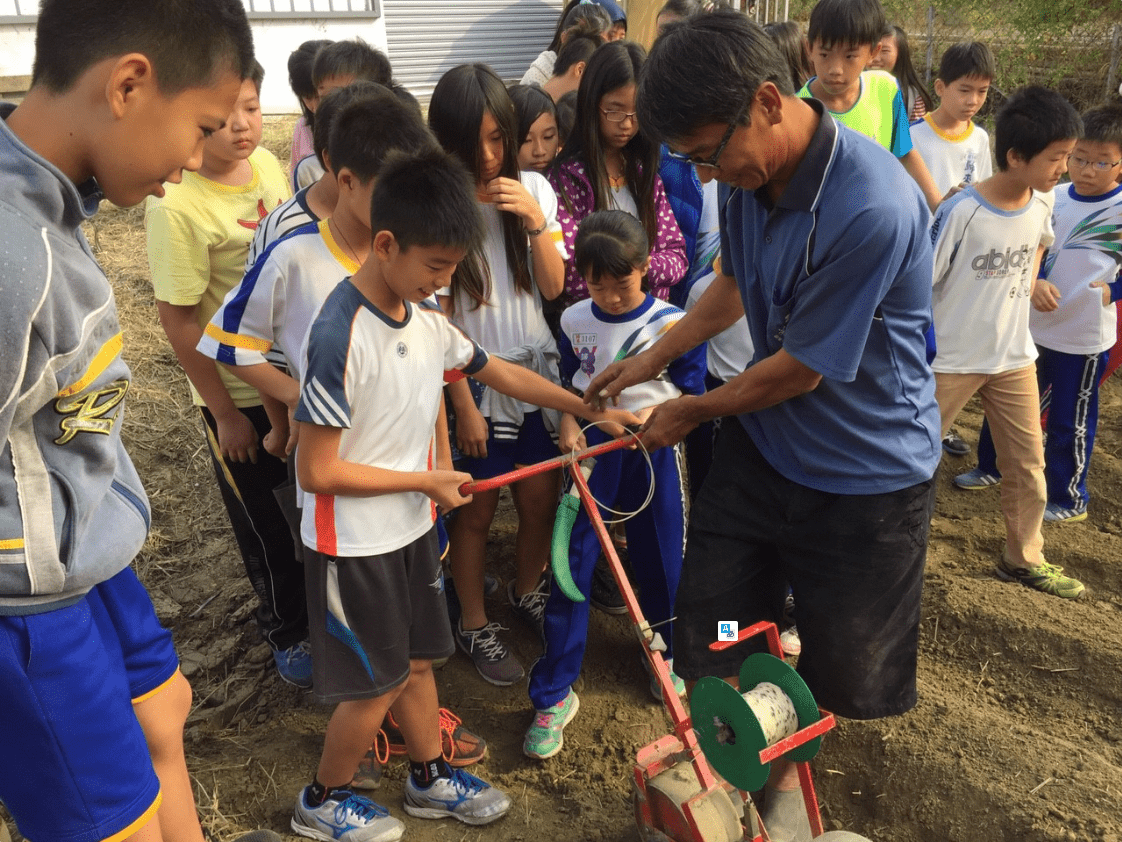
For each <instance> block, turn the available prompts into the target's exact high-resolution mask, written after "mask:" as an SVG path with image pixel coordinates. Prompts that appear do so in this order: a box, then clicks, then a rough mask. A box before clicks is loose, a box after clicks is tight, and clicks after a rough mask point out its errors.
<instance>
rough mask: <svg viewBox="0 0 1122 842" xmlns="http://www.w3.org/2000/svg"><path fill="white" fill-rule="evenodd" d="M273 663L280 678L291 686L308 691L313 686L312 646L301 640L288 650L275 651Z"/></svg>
mask: <svg viewBox="0 0 1122 842" xmlns="http://www.w3.org/2000/svg"><path fill="white" fill-rule="evenodd" d="M273 661H274V663H276V665H277V672H278V673H280V677H281V678H283V679H284V680H285V681H287V682H288V683H289V684H295V685H296V686H297V687H301V688H303V689H305V690H307V689H308V688H309V687H311V686H312V646H311V644H310V643H308V641H306V640H301V641H300V642H299V643H297V644H296V645H295V646H290V647H289V648H288V649H274V650H273Z"/></svg>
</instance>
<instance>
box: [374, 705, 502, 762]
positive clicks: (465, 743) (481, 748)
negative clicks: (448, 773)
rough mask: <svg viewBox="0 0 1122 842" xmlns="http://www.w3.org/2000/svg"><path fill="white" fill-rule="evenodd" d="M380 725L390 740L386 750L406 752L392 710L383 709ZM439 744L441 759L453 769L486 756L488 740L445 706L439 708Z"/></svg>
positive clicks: (395, 752) (396, 753) (393, 753)
mask: <svg viewBox="0 0 1122 842" xmlns="http://www.w3.org/2000/svg"><path fill="white" fill-rule="evenodd" d="M382 728H383V729H384V732H385V735H386V738H387V741H388V744H389V749H388V751H389V753H390V754H392V755H401V754H405V753H406V751H405V736H404V735H403V734H402V733H401V729H400V728H398V726H397V722H396V721H395V720H394V718H393V712H392V711H390V712H388V713H386V721H385V722H384V723H383V724H382ZM440 748H441V751H442V753H443V754H444V761H445V762H446V763H447V764H448V765H449V766H451V767H453V768H454V769H462V768H463V767H464V766H471V765H472V764H473V763H478V762H479V761H480V760H482V759H483V758H484V757H486V756H487V741H486V740H484V739H483V738H482V737H480V736H478V735H477V734H473V733H472V732H471V731H469V730H468V729H467V728H465V727H464V726H463V720H461V719H460V717H458V716H456V714H454V713H452V711H450V710H448V708H441V709H440Z"/></svg>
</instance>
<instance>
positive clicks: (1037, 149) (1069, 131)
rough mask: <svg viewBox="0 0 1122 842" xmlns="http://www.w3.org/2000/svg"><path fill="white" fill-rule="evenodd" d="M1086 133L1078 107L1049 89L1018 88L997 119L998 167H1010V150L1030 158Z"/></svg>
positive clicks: (995, 128) (995, 138)
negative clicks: (1063, 141)
mask: <svg viewBox="0 0 1122 842" xmlns="http://www.w3.org/2000/svg"><path fill="white" fill-rule="evenodd" d="M1082 134H1083V121H1082V120H1081V119H1080V118H1079V112H1078V111H1076V110H1075V107H1074V106H1073V105H1072V104H1071V103H1070V102H1068V101H1067V100H1066V99H1064V98H1063V97H1062V96H1060V95H1059V94H1058V93H1056V92H1055V91H1053V90H1050V89H1049V88H1042V87H1040V86H1038V85H1032V86H1029V87H1027V88H1018V89H1017V90H1015V91H1013V93H1011V94H1010V95H1009V97H1008V98H1007V99H1006V100H1005V102H1004V103H1002V106H1001V108H1000V109H999V110H998V112H997V116H996V117H995V118H994V154H995V157H996V158H997V167H998V169H1000V170H1005V169H1007V168H1008V167H1009V152H1010V151H1012V150H1016V152H1017V153H1018V154H1019V155H1020V156H1021V157H1022V158H1023V159H1024V160H1025V161H1030V160H1032V159H1033V158H1034V157H1036V156H1037V155H1039V154H1040V153H1041V152H1043V151H1044V150H1045V149H1047V148H1048V147H1049V146H1050V145H1051V144H1053V143H1055V142H1056V141H1057V140H1071V139H1072V138H1077V137H1080V136H1081V135H1082Z"/></svg>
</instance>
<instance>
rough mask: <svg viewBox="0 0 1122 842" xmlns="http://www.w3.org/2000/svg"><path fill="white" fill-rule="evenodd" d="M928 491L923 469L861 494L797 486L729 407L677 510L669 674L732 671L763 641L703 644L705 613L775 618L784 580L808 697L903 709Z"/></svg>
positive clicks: (851, 711) (712, 627) (915, 629)
mask: <svg viewBox="0 0 1122 842" xmlns="http://www.w3.org/2000/svg"><path fill="white" fill-rule="evenodd" d="M934 491H935V488H934V483H933V482H932V481H931V480H927V481H926V482H921V483H919V484H917V485H913V486H910V487H908V488H904V489H901V490H899V491H893V492H890V493H886V494H873V495H842V494H829V493H826V492H822V491H816V490H814V489H811V488H807V487H806V486H803V485H800V484H798V483H795V482H792V481H791V480H789V479H787V478H785V477H784V476H782V475H781V474H780V473H779V472H778V471H776V470H775V469H774V468H772V467H771V465H770V464H768V462H767V461H766V460H765V459H764V458H763V456H762V455H761V454H760V452H759V450H758V449H757V448H756V445H755V444H754V443H753V442H752V439H751V438H750V437H749V436H748V433H747V432H746V431H745V430H744V427H743V425H742V424H740V423H739V422H738V421H737V420H736V419H735V418H730V419H729V420H728V422H727V423H725V424H722V425H721V430H720V433H719V434H718V436H717V443H716V447H715V448H714V453H713V466H712V468H711V469H710V471H709V475H708V477H706V480H705V484H704V485H703V486H702V488H701V491H700V492H699V494H698V497H697V500H696V502H695V503H694V507H693V509H692V512H691V515H690V527H689V533H688V537H687V540H686V557H685V563H684V565H683V569H682V580H681V583H680V584H679V586H678V597H677V601H676V602H675V613H676V614H677V616H678V620H677V622H676V623H675V624H674V654H675V658H674V670H675V672H677V673H678V675H680V676H681V677H682V678H685V679H689V680H697V679H700V678H702V677H703V676H706V675H716V676H720V677H722V678H724V677H728V676H734V675H737V674H738V673H739V672H740V665H741V664H742V663H743V661H744V659H745V658H746V657H747V656H748V655H749V654H751V653H752V652H754V651H760V650H762V649H765V648H766V643H765V642H764V641H763V639H762V638H756V639H754V641H753V642H746V643H744V644H741V645H739V646H734V647H732V648H731V649H726V650H724V651H723V652H711V651H710V650H709V644H710V643H712V642H713V641H714V640H716V639H717V629H718V623H720V622H721V621H722V620H735V621H737V622H739V624H740V628H742V629H743V628H744V627H745V626H748V625H751V624H752V623H756V622H760V621H761V620H771V621H772V622H776V623H778V622H779V620H780V616H781V613H782V609H783V602H784V599H785V598H786V595H787V583H788V582H789V583H790V585H791V589H792V591H793V592H794V595H795V605H796V607H797V618H798V629H799V637H800V638H801V640H802V644H803V649H802V654H800V656H799V662H798V671H799V674H800V675H801V676H802V677H803V679H804V680H805V681H806V683H807V685H808V686H809V688H810V690H811V692H812V693H814V697H815V699H816V701H817V702H818V704H819V705H821V706H822V707H824V708H826V709H827V710H830V711H833V712H834V713H837V714H839V715H840V716H845V717H848V718H850V719H876V718H879V717H882V716H892V715H895V714H899V713H903V712H905V711H907V710H909V709H910V708H912V707H913V706H914V705H915V703H916V660H917V650H918V644H919V620H920V595H921V593H922V590H923V568H924V563H925V561H926V558H927V533H928V527H929V525H930V522H931V511H932V507H933V505H934V500H935V493H934Z"/></svg>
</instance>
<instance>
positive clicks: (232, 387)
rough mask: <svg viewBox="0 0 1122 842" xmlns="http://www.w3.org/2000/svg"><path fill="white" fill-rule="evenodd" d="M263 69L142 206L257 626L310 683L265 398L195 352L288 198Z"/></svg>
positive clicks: (156, 275) (291, 670)
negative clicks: (264, 129)
mask: <svg viewBox="0 0 1122 842" xmlns="http://www.w3.org/2000/svg"><path fill="white" fill-rule="evenodd" d="M262 75H263V71H262V70H261V67H260V65H257V66H256V70H255V72H254V75H253V77H252V78H250V79H247V80H246V81H245V82H243V83H242V88H241V93H240V95H239V97H238V102H237V105H236V106H235V108H234V111H233V113H231V114H230V117H229V119H228V120H227V122H226V126H225V127H224V128H223V129H222V130H221V131H218V132H215V133H214V134H212V135H211V136H210V137H209V138H207V141H206V143H205V144H204V146H203V163H202V166H201V167H200V168H199V172H198V173H184V176H183V182H182V183H181V184H173V185H169V186H168V188H167V192H166V195H164V196H162V197H159V198H151V199H149V200H148V205H147V207H146V208H145V214H144V225H145V229H146V232H147V238H148V265H149V267H150V269H151V272H152V285H153V287H154V288H155V293H156V307H157V309H158V311H159V316H160V324H161V325H162V326H163V328H164V332H165V333H166V334H167V337H168V341H169V342H170V343H171V346H172V350H173V351H174V352H175V356H176V358H177V359H178V360H179V364H180V365H181V366H182V367H183V371H184V373H186V375H187V379H188V381H189V382H190V386H191V393H192V397H193V398H194V401H195V404H196V405H197V406H198V407H199V409H200V411H201V413H202V416H203V420H204V422H205V426H206V432H207V440H208V442H209V443H210V454H211V459H212V461H213V463H214V473H215V478H216V479H217V481H218V487H219V490H220V491H221V492H222V500H223V502H224V503H225V505H226V512H227V514H228V515H229V518H230V525H231V526H232V527H233V530H234V536H235V538H236V539H237V542H238V547H239V549H240V550H241V555H242V562H243V563H244V565H245V569H246V573H247V574H248V576H249V580H250V582H251V584H252V585H253V589H254V591H255V592H256V594H257V597H258V599H259V601H260V603H261V605H260V607H259V608H258V611H257V624H258V626H259V628H260V629H261V632H262V633H263V634H264V635H265V639H266V640H267V641H268V643H269V646H270V647H271V648H272V650H273V657H274V659H275V661H276V665H277V670H278V672H279V673H280V675H281V677H282V678H283V679H284V680H285V681H288V682H290V683H293V684H296V685H297V686H300V687H307V686H309V685H310V684H311V679H312V674H311V663H310V662H309V660H308V650H307V634H308V628H307V622H308V621H307V608H306V605H305V600H304V594H303V590H302V588H300V586H299V582H300V580H301V579H302V578H303V570H302V568H301V566H300V564H299V562H298V560H297V558H296V554H295V549H294V547H293V543H292V536H291V535H290V534H289V530H288V527H287V526H285V521H284V517H283V515H282V514H281V510H280V507H279V506H278V504H277V501H276V498H275V497H274V496H273V490H274V489H275V488H276V487H277V486H279V485H282V484H283V483H285V481H286V480H287V476H288V471H287V469H286V467H285V464H284V462H283V461H282V460H281V459H279V458H277V457H275V456H273V455H272V454H270V453H268V452H266V451H264V450H263V449H262V448H261V447H260V442H261V440H262V439H263V438H265V436H266V435H268V433H269V431H270V429H271V427H272V424H271V422H270V420H269V417H268V414H267V413H266V411H265V408H264V407H263V406H262V397H261V396H260V395H259V394H258V392H257V391H256V390H255V389H253V388H252V387H250V386H249V385H247V384H246V383H244V382H243V381H241V380H239V379H238V378H237V377H235V376H234V375H233V374H231V373H230V372H229V371H226V370H225V369H220V368H219V367H217V366H216V365H215V363H214V361H213V360H211V359H208V358H206V357H204V356H203V355H202V354H200V353H199V352H198V351H196V350H195V346H196V345H198V343H199V339H200V338H201V337H202V334H203V329H204V328H205V327H206V325H207V323H208V322H209V321H210V317H211V316H212V315H214V312H215V311H216V310H217V309H218V308H219V306H220V305H221V304H222V300H223V299H224V298H225V297H226V293H227V292H229V291H230V290H231V289H232V288H233V287H234V286H236V285H237V283H238V281H240V280H241V277H242V271H243V268H244V266H245V256H246V252H247V251H248V249H249V242H250V239H251V238H252V237H253V232H254V230H255V229H256V228H257V226H258V224H259V223H260V222H261V220H262V219H263V218H264V216H265V215H266V214H267V213H268V212H269V211H270V210H271V209H273V208H274V207H276V206H277V205H279V204H280V203H281V202H283V201H284V200H285V199H287V198H288V197H289V193H288V185H287V182H286V178H285V175H284V171H283V170H282V168H281V166H280V164H279V162H278V161H277V159H276V158H275V157H273V155H272V154H271V153H270V152H268V151H267V150H266V149H264V148H262V147H259V146H258V143H260V141H261V106H260V103H259V100H258V96H259V91H260V85H261V77H262Z"/></svg>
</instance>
